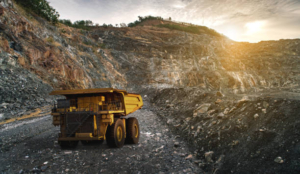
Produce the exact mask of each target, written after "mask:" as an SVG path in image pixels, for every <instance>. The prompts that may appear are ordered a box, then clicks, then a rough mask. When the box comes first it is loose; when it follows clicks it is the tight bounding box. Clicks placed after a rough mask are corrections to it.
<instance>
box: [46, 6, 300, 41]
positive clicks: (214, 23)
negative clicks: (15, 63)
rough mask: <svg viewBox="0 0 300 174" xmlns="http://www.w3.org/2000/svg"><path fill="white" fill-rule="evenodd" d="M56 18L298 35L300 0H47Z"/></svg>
mask: <svg viewBox="0 0 300 174" xmlns="http://www.w3.org/2000/svg"><path fill="white" fill-rule="evenodd" d="M48 2H50V5H51V6H52V7H54V8H55V9H56V10H57V11H58V12H59V13H60V19H70V20H71V21H73V22H74V21H76V20H92V21H93V22H94V23H99V24H100V25H102V24H103V23H105V24H113V25H115V24H120V23H126V24H128V23H130V22H133V21H135V20H137V19H138V16H147V15H152V16H161V17H163V18H169V17H171V18H172V20H175V21H182V22H188V23H193V24H197V25H203V26H207V27H209V28H212V29H215V30H216V31H217V32H219V33H222V34H224V35H226V36H227V37H229V38H230V39H232V40H235V41H246V42H259V41H262V40H279V39H294V38H300V0H48Z"/></svg>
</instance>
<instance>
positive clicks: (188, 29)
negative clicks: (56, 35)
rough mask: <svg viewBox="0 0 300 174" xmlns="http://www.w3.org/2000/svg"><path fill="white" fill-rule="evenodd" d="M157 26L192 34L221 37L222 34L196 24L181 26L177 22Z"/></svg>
mask: <svg viewBox="0 0 300 174" xmlns="http://www.w3.org/2000/svg"><path fill="white" fill-rule="evenodd" d="M158 27H164V28H168V29H171V30H179V31H184V32H188V33H193V34H203V33H205V34H208V35H211V36H216V37H221V36H222V35H221V34H220V33H218V32H216V31H215V30H213V29H210V28H208V27H205V26H198V25H191V26H182V25H179V24H176V23H174V24H159V25H158Z"/></svg>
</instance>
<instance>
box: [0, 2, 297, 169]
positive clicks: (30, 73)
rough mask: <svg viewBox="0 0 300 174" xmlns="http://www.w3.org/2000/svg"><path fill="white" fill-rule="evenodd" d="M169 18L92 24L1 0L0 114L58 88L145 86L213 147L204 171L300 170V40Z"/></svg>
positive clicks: (195, 138)
mask: <svg viewBox="0 0 300 174" xmlns="http://www.w3.org/2000/svg"><path fill="white" fill-rule="evenodd" d="M170 23H171V22H164V21H150V22H149V21H147V22H146V23H144V24H142V25H139V26H136V27H133V28H113V27H108V28H102V27H95V28H92V29H91V30H89V31H86V30H81V29H75V28H71V27H68V26H65V25H62V24H58V25H56V26H53V25H51V24H49V23H48V22H47V21H46V20H44V19H42V18H40V17H38V16H35V15H33V14H28V13H26V12H25V11H24V10H23V9H22V8H20V7H19V6H17V5H16V4H14V5H13V4H12V2H11V1H7V0H2V1H0V33H1V34H0V52H1V53H0V77H1V78H0V94H1V95H0V121H1V120H4V119H8V118H11V117H17V116H18V115H22V113H24V112H25V111H27V110H29V109H34V108H36V107H39V106H43V105H48V104H51V103H52V102H53V98H49V96H48V93H49V92H50V91H51V90H53V89H77V88H103V87H114V88H121V89H127V90H129V91H131V92H140V93H143V94H144V95H145V100H148V99H149V100H150V101H152V103H153V110H155V111H156V112H157V113H158V114H160V115H161V117H162V119H163V120H165V121H167V122H168V124H170V126H171V127H173V128H174V131H180V132H183V134H182V135H181V136H184V138H185V139H186V140H187V141H189V142H190V144H191V146H192V145H194V148H195V149H196V154H197V155H198V156H199V157H200V158H202V157H204V154H205V152H208V151H211V152H212V151H214V154H215V156H213V157H212V159H211V160H209V159H208V160H207V161H206V162H205V160H204V161H203V163H201V164H200V165H201V166H202V167H203V169H204V170H206V171H208V172H216V171H219V172H220V173H230V172H232V171H233V172H235V173H245V172H246V171H253V172H254V171H256V169H257V171H256V172H261V173H264V172H263V171H264V170H265V169H266V166H265V167H261V166H260V167H259V164H261V163H263V162H264V161H267V163H266V164H268V166H270V168H272V169H270V172H271V173H274V171H275V173H276V171H279V173H282V171H283V170H285V169H291V170H289V171H291V173H293V172H292V171H295V170H296V169H297V170H299V169H300V167H299V163H298V162H297V161H295V160H298V161H299V159H297V158H296V156H289V154H291V153H293V154H296V155H297V154H298V155H299V143H298V141H299V132H297V128H298V127H299V126H298V125H299V122H298V121H297V116H298V115H299V114H298V115H297V113H299V112H295V111H297V105H298V101H297V99H299V98H298V93H299V92H300V91H299V89H300V88H299V86H298V85H299V82H300V78H299V77H300V76H299V69H300V62H299V61H300V47H299V44H300V40H299V39H294V40H280V41H263V42H260V43H240V42H234V41H232V40H230V39H228V38H226V37H225V36H217V35H213V34H211V33H209V32H206V30H201V29H200V30H199V31H200V32H199V33H197V34H193V33H190V32H184V31H179V30H171V29H169V28H165V27H162V26H161V25H162V24H170ZM216 94H217V95H216ZM287 94H288V95H289V97H287ZM245 96H246V97H245ZM262 96H263V97H262ZM241 99H243V100H242V101H240V100H241ZM288 136H290V138H286V137H288ZM270 142H271V144H269V143H270ZM245 149H246V150H245ZM286 151H287V152H286ZM210 154H212V153H210ZM207 155H208V154H207ZM279 155H280V156H282V157H283V158H285V159H284V160H283V163H282V164H281V163H280V160H279V163H276V162H274V158H277V156H279ZM250 159H251V160H250ZM218 161H219V162H218ZM220 161H222V162H220ZM286 161H287V162H286ZM249 163H251V164H253V165H249ZM221 164H222V165H221ZM224 166H225V167H224ZM246 166H248V167H246ZM249 166H250V167H249ZM278 166H279V167H278ZM291 166H292V167H291ZM294 169H295V170H294ZM253 172H250V173H253ZM283 173H284V172H283ZM288 173H290V172H288Z"/></svg>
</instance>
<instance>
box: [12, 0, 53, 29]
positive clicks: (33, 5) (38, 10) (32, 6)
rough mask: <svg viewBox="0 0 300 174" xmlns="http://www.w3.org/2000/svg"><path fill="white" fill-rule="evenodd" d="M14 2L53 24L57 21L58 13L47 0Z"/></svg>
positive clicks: (16, 0) (19, 0)
mask: <svg viewBox="0 0 300 174" xmlns="http://www.w3.org/2000/svg"><path fill="white" fill-rule="evenodd" d="M15 2H16V3H17V4H20V5H21V6H22V7H24V8H25V10H27V11H29V12H33V13H35V14H37V15H39V16H41V17H43V18H45V19H46V20H48V21H50V22H52V23H53V24H56V23H57V22H58V18H59V13H58V12H57V11H56V10H55V9H54V8H52V7H51V6H50V5H49V2H48V1H47V0H15Z"/></svg>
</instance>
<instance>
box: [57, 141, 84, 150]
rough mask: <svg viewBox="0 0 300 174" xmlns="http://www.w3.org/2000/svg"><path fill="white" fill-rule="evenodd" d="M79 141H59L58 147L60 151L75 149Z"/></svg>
mask: <svg viewBox="0 0 300 174" xmlns="http://www.w3.org/2000/svg"><path fill="white" fill-rule="evenodd" d="M78 142H79V141H59V142H58V143H59V145H60V147H61V148H62V149H73V148H76V147H77V145H78Z"/></svg>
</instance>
